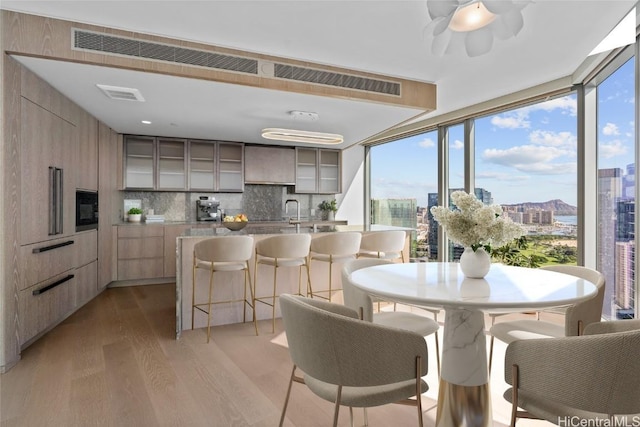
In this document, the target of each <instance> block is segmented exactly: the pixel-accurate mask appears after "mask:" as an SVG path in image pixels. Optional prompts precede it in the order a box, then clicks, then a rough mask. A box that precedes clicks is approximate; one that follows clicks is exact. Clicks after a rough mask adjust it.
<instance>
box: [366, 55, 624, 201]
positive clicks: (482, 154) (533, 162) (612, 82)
mask: <svg viewBox="0 0 640 427" xmlns="http://www.w3.org/2000/svg"><path fill="white" fill-rule="evenodd" d="M633 74H634V64H633V59H631V60H629V61H628V62H627V63H625V64H624V65H623V66H622V67H620V69H618V70H617V71H616V72H615V73H614V74H612V75H611V76H610V77H609V78H608V79H607V80H605V81H604V82H603V83H601V84H600V86H599V87H598V123H597V126H598V168H611V167H619V168H622V169H623V170H625V169H626V166H627V165H628V164H630V163H633V162H634V108H635V107H634V86H633V81H634V80H633ZM576 112H577V101H576V95H575V94H573V93H572V94H569V95H566V96H562V97H559V98H554V99H550V100H548V101H545V102H541V103H537V104H535V105H530V106H526V107H523V108H519V109H516V110H511V111H507V112H504V113H501V114H494V115H489V116H486V117H481V118H477V119H476V120H475V140H476V148H475V162H476V163H475V164H476V177H475V179H476V187H481V188H484V189H486V190H488V191H490V192H491V193H492V196H493V199H494V203H497V204H514V203H522V202H546V201H548V200H553V199H560V200H563V201H564V202H566V203H569V204H571V205H573V206H576V204H577V115H576ZM436 142H437V133H436V132H429V133H426V134H422V135H416V136H413V137H409V138H405V139H403V140H399V141H395V142H392V143H388V144H384V145H381V146H377V147H373V148H372V150H371V159H372V167H371V182H372V189H371V190H372V197H373V198H416V199H417V201H418V206H427V195H428V193H434V192H436V191H437V144H436ZM463 147H464V143H463V127H462V125H457V126H452V127H451V128H450V129H449V168H450V176H449V183H450V188H458V187H462V184H463V182H464V158H463V155H464V150H463Z"/></svg>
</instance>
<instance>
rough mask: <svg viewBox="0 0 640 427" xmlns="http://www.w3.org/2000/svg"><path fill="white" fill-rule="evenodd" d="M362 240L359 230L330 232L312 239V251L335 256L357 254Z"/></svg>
mask: <svg viewBox="0 0 640 427" xmlns="http://www.w3.org/2000/svg"><path fill="white" fill-rule="evenodd" d="M361 240H362V234H361V233H358V232H341V233H329V234H326V235H322V236H319V237H316V238H315V239H312V240H311V252H315V253H318V254H326V255H333V256H335V257H340V256H348V255H355V254H357V253H358V251H359V250H360V241H361Z"/></svg>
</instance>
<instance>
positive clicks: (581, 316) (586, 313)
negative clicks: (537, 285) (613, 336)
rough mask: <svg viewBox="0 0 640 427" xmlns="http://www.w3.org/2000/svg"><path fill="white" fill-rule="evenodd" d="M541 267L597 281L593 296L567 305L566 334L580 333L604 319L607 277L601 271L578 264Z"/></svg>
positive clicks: (574, 334)
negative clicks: (595, 292) (603, 305)
mask: <svg viewBox="0 0 640 427" xmlns="http://www.w3.org/2000/svg"><path fill="white" fill-rule="evenodd" d="M541 268H542V269H545V270H550V271H555V272H558V273H564V274H570V275H572V276H576V277H580V278H582V279H585V280H588V281H590V282H593V283H595V285H596V287H597V288H598V293H597V294H596V295H595V296H594V297H593V298H590V299H588V300H585V301H581V302H578V303H576V304H573V305H571V306H569V307H567V310H566V312H565V323H564V325H565V336H568V337H569V336H576V335H580V334H581V333H582V331H583V330H584V328H586V327H587V326H588V325H589V324H591V323H594V322H599V321H600V320H601V319H602V304H603V301H604V290H605V289H604V288H605V279H604V276H603V275H602V274H601V273H600V272H598V271H596V270H594V269H591V268H588V267H582V266H578V265H549V266H544V267H541Z"/></svg>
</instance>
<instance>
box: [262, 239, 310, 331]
mask: <svg viewBox="0 0 640 427" xmlns="http://www.w3.org/2000/svg"><path fill="white" fill-rule="evenodd" d="M310 245H311V236H310V235H309V234H283V235H281V236H272V237H267V238H265V239H263V240H258V241H257V242H256V245H255V248H256V258H255V268H254V270H253V271H254V274H255V280H254V282H253V286H254V289H253V295H254V303H253V305H254V307H255V305H256V302H261V303H263V304H266V305H269V306H271V332H272V333H273V332H275V328H276V297H277V296H278V293H277V289H276V284H277V278H278V268H280V267H298V268H299V271H298V295H302V296H307V295H309V294H311V295H313V293H312V291H311V278H310V276H309V264H308V262H307V259H308V257H309V247H310ZM260 265H267V266H271V267H273V290H272V292H271V294H270V295H264V296H258V294H257V292H258V291H257V287H258V267H259V266H260ZM302 267H305V269H306V270H307V292H306V293H305V294H302V289H301V285H300V283H301V277H302Z"/></svg>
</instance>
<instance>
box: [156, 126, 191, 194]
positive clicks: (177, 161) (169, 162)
mask: <svg viewBox="0 0 640 427" xmlns="http://www.w3.org/2000/svg"><path fill="white" fill-rule="evenodd" d="M186 149H187V145H186V141H185V140H179V139H166V138H158V140H157V150H158V167H157V173H158V176H157V181H156V182H157V183H158V185H157V189H158V190H174V191H184V190H186V189H187V163H186V160H187V158H186Z"/></svg>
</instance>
